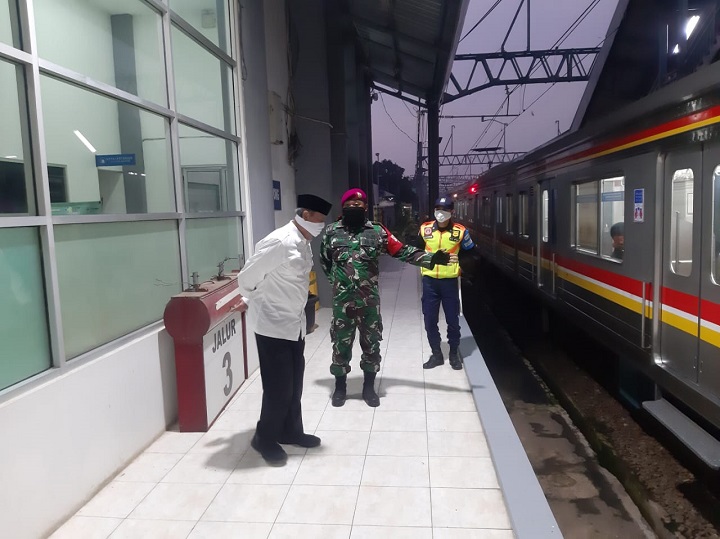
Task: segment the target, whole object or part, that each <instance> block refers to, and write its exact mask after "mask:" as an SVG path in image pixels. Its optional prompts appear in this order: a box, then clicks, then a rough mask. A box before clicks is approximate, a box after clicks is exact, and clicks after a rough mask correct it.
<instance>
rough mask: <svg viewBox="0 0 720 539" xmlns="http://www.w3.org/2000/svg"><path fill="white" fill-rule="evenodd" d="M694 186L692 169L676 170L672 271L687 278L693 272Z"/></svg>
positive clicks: (672, 206) (673, 179)
mask: <svg viewBox="0 0 720 539" xmlns="http://www.w3.org/2000/svg"><path fill="white" fill-rule="evenodd" d="M693 184H694V176H693V171H692V169H690V168H685V169H681V170H676V171H675V173H674V174H673V177H672V204H671V206H670V208H671V211H672V218H671V222H670V270H671V271H672V272H673V273H675V274H677V275H682V276H683V277H687V276H689V275H690V273H691V272H692V262H693V260H692V245H693Z"/></svg>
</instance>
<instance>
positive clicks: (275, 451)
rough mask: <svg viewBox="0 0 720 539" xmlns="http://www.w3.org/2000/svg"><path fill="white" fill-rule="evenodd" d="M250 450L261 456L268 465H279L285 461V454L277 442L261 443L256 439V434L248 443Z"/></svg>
mask: <svg viewBox="0 0 720 539" xmlns="http://www.w3.org/2000/svg"><path fill="white" fill-rule="evenodd" d="M250 445H251V446H252V448H253V449H254V450H255V451H257V452H258V453H260V455H262V458H264V459H265V460H266V461H267V462H268V463H269V464H280V463H284V462H285V461H287V453H285V450H284V449H283V448H282V447H280V444H279V443H277V442H263V441H261V440H260V438H258V435H257V432H256V433H255V436H253V439H252V440H251V441H250Z"/></svg>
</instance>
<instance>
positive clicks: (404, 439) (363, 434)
mask: <svg viewBox="0 0 720 539" xmlns="http://www.w3.org/2000/svg"><path fill="white" fill-rule="evenodd" d="M381 267H382V274H381V298H382V314H383V323H384V333H383V336H384V340H383V342H382V355H383V363H382V370H381V372H380V373H379V375H378V379H379V394H380V397H381V404H380V407H378V408H374V409H373V408H369V407H368V406H367V405H366V404H365V403H364V401H363V400H362V397H361V389H362V372H361V371H360V369H359V368H358V361H359V357H360V350H359V347H358V345H357V340H356V345H355V348H356V350H355V352H354V355H353V363H352V366H353V371H352V372H351V373H350V375H349V376H348V400H347V402H346V404H345V406H343V407H342V408H333V407H332V406H331V405H330V395H331V393H332V388H333V387H334V380H333V377H332V376H331V375H330V373H329V358H330V354H331V343H330V336H329V333H328V327H329V321H330V315H331V311H330V309H327V308H322V309H320V310H319V311H318V313H317V323H318V325H319V328H318V329H317V330H316V331H315V332H314V333H312V334H310V335H308V337H307V339H306V349H305V357H306V361H307V368H306V373H305V388H304V394H303V417H304V423H305V430H306V431H307V432H309V433H314V434H316V435H318V436H320V437H321V438H322V445H321V446H320V447H318V448H314V449H310V450H305V449H300V448H297V447H293V446H285V448H286V450H287V451H288V453H289V459H288V461H287V464H286V465H285V466H283V467H272V466H268V465H267V464H266V463H265V462H264V461H263V460H262V458H261V457H260V455H259V454H258V453H257V452H255V451H254V450H253V449H252V448H250V439H251V437H252V435H253V431H254V429H255V423H256V421H257V419H258V415H259V410H260V403H261V395H262V386H261V380H260V377H259V373H258V372H256V373H255V374H254V375H253V376H251V377H250V379H249V380H247V381H246V382H245V384H244V385H243V386H242V387H241V389H240V391H239V392H238V394H237V395H236V396H235V398H234V399H233V400H232V402H231V403H230V404H229V405H228V407H227V408H226V410H225V411H224V412H223V413H222V415H221V416H220V417H219V418H218V420H217V421H216V422H215V424H214V425H213V426H212V428H211V429H210V431H209V432H207V433H180V432H172V431H171V432H166V433H165V434H163V435H162V436H161V437H160V438H159V439H158V440H156V441H155V442H154V443H153V444H152V445H151V446H150V447H148V448H147V450H146V451H145V452H144V453H142V454H141V455H140V456H138V457H137V458H136V459H135V461H134V462H132V463H131V464H130V465H129V466H128V467H127V468H125V470H123V471H122V472H120V473H119V474H118V475H117V476H116V477H115V478H113V479H112V480H111V481H110V482H109V483H108V484H107V485H106V486H105V488H104V489H102V490H101V491H100V492H99V493H98V494H97V495H96V496H95V497H94V498H92V499H91V500H90V501H89V502H88V503H87V504H86V505H85V506H84V507H82V508H81V509H80V510H79V511H78V512H77V513H76V514H75V515H74V516H73V517H72V518H70V519H69V520H68V521H67V522H66V523H65V524H64V525H63V526H62V527H61V528H60V529H59V530H57V532H56V533H55V534H54V535H52V536H51V537H52V538H53V539H60V538H72V539H79V538H80V539H82V538H105V537H112V538H113V539H119V538H133V539H137V538H143V537H147V538H153V539H157V538H172V539H175V538H192V539H199V538H205V537H208V538H209V537H213V538H217V537H223V538H225V537H238V538H240V537H241V538H244V539H251V538H263V539H265V538H271V539H276V538H284V537H288V538H290V537H292V538H295V537H308V538H317V539H322V538H344V539H348V538H350V539H362V538H393V539H394V538H398V539H403V538H408V539H410V538H412V539H422V538H427V539H430V538H434V539H471V538H472V539H475V538H488V539H489V538H491V539H511V538H513V537H516V538H518V539H526V538H532V539H539V538H545V537H553V538H559V537H561V534H560V531H559V529H558V528H557V524H556V522H555V519H554V517H553V515H552V513H551V512H550V509H549V506H548V504H547V501H546V499H545V497H544V495H543V493H542V490H541V488H540V486H539V484H538V481H537V479H536V477H535V475H534V473H533V471H532V468H531V466H530V463H529V461H528V459H527V457H526V455H525V452H524V450H523V449H522V446H521V444H520V441H519V439H518V437H517V434H516V433H515V430H514V429H513V427H512V423H511V422H510V418H509V417H508V415H507V412H506V411H505V408H504V407H503V404H502V401H501V399H500V395H499V394H498V392H497V389H496V388H495V385H494V383H493V382H492V378H491V376H490V374H489V372H488V370H487V368H486V367H485V364H484V361H483V359H482V355H481V354H480V352H479V350H478V349H477V346H476V345H475V342H474V339H473V338H472V335H471V333H470V330H469V328H468V325H467V323H466V321H465V320H464V319H463V320H462V332H463V339H462V342H461V352H462V354H463V356H464V357H465V369H463V370H461V371H454V370H452V369H451V368H450V366H449V365H448V363H447V362H446V363H445V365H443V366H442V367H438V368H435V369H432V370H423V368H422V363H423V362H424V361H425V360H426V359H427V357H428V356H429V349H428V345H427V342H426V339H425V334H424V328H423V323H422V312H421V307H420V277H419V272H418V270H417V268H415V267H412V266H410V265H407V264H402V263H400V262H398V261H396V260H393V259H389V258H387V257H386V259H385V260H383V261H382V266H381ZM441 330H442V333H443V335H444V333H445V332H444V329H443V328H441ZM445 353H446V356H447V349H445ZM376 383H377V382H376Z"/></svg>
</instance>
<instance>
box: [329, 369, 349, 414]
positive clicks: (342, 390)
mask: <svg viewBox="0 0 720 539" xmlns="http://www.w3.org/2000/svg"><path fill="white" fill-rule="evenodd" d="M346 397H347V374H345V375H343V376H336V377H335V392H334V393H333V395H332V405H333V406H335V407H338V406H342V405H343V404H345V398H346Z"/></svg>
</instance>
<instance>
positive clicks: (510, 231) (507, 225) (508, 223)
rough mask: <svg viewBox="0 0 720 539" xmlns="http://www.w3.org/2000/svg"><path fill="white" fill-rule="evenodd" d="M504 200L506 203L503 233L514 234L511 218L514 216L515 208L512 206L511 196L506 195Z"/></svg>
mask: <svg viewBox="0 0 720 539" xmlns="http://www.w3.org/2000/svg"><path fill="white" fill-rule="evenodd" d="M505 199H506V201H507V219H506V220H505V232H507V233H508V234H514V230H513V217H514V216H515V207H514V205H513V196H512V195H507V196H506V197H505Z"/></svg>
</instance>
